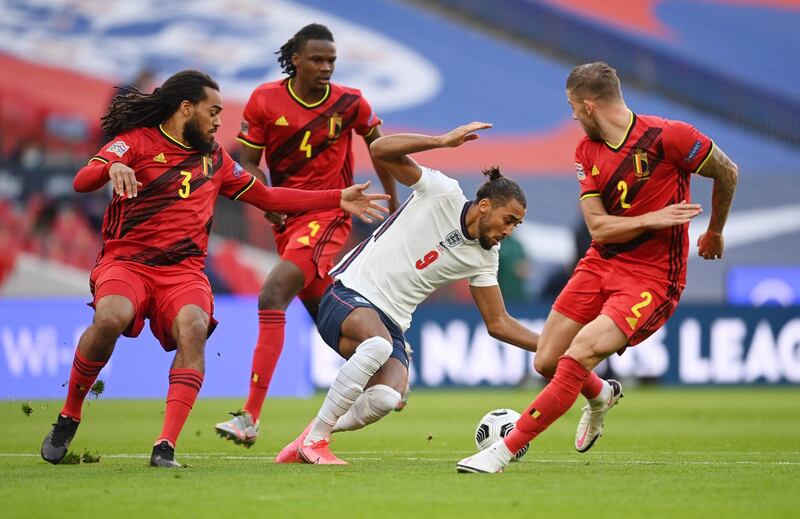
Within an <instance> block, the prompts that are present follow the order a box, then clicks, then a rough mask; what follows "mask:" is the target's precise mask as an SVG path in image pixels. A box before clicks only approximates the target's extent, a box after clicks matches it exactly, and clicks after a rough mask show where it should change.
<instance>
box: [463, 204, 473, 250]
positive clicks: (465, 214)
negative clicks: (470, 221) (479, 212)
mask: <svg viewBox="0 0 800 519" xmlns="http://www.w3.org/2000/svg"><path fill="white" fill-rule="evenodd" d="M470 206H472V200H467V201H466V202H464V208H463V209H462V210H461V234H463V235H464V239H465V240H471V241H475V238H473V237H472V236H470V235H469V231H468V230H467V211H468V210H469V208H470Z"/></svg>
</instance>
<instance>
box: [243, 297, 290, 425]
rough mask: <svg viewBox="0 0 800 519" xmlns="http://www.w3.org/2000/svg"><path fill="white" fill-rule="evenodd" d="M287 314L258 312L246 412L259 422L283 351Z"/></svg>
mask: <svg viewBox="0 0 800 519" xmlns="http://www.w3.org/2000/svg"><path fill="white" fill-rule="evenodd" d="M285 328H286V312H283V311H281V310H259V311H258V342H257V343H256V348H255V350H253V371H252V373H251V374H250V394H249V395H248V397H247V403H246V404H244V410H245V411H247V412H248V413H250V415H251V416H252V417H253V420H258V417H259V416H260V415H261V407H262V406H263V405H264V398H265V397H266V396H267V390H268V389H269V383H270V382H272V374H273V373H275V366H276V365H277V364H278V359H279V358H280V356H281V351H283V334H284V329H285Z"/></svg>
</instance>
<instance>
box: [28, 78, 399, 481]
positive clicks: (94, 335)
mask: <svg viewBox="0 0 800 519" xmlns="http://www.w3.org/2000/svg"><path fill="white" fill-rule="evenodd" d="M220 112H222V97H221V96H220V93H219V87H218V86H217V84H216V83H215V82H214V81H213V80H212V79H211V78H210V77H208V76H207V75H205V74H203V73H201V72H196V71H192V70H189V71H184V72H179V73H177V74H175V75H173V76H172V77H170V78H169V79H167V80H166V81H165V82H164V84H163V85H161V87H160V88H157V89H156V90H155V91H154V92H153V93H152V94H143V93H141V92H139V91H137V90H135V89H131V90H130V91H129V93H128V94H127V95H123V96H118V97H117V98H115V99H114V102H113V103H112V105H111V107H110V108H109V110H108V113H107V114H106V116H105V117H104V118H103V129H104V130H105V132H106V134H108V135H115V136H116V137H114V139H113V140H112V141H111V142H109V143H108V144H107V145H106V146H104V147H103V149H102V151H101V152H100V153H98V154H97V155H96V156H95V157H93V158H92V159H91V160H90V161H89V164H88V165H86V166H84V167H83V168H81V170H80V171H78V173H77V175H76V176H75V181H74V184H75V190H76V191H78V192H81V193H85V192H89V191H96V190H98V189H100V188H102V187H103V186H105V185H106V183H108V182H109V181H110V182H111V184H112V186H113V188H114V197H113V199H112V200H111V203H110V204H109V206H108V209H107V210H106V214H105V218H104V221H103V249H102V250H101V251H100V255H99V257H98V259H97V265H96V266H95V268H94V270H93V271H92V274H91V277H90V279H89V283H90V287H91V291H92V295H93V296H94V301H93V303H92V306H93V307H94V309H95V314H94V320H93V322H92V324H91V325H90V326H89V328H87V330H86V331H85V332H84V334H83V335H82V336H81V338H80V341H79V343H78V347H77V349H76V351H75V358H74V361H73V364H72V372H71V373H70V378H69V388H68V390H67V400H66V402H65V403H64V407H63V409H62V410H61V412H60V413H59V415H58V417H57V420H56V423H55V424H53V428H52V429H51V430H50V432H49V433H48V434H47V436H46V437H45V439H44V442H43V443H42V449H41V454H42V457H43V458H44V459H45V460H46V461H49V462H50V463H59V462H61V460H62V459H63V458H64V456H65V455H66V453H67V450H68V448H69V444H70V442H71V441H72V438H73V437H74V436H75V433H76V431H77V429H78V425H79V423H80V420H81V408H82V406H83V401H84V399H85V397H86V394H87V392H88V390H89V389H90V388H91V387H92V384H94V382H95V380H96V379H97V375H98V374H99V373H100V370H101V369H102V368H103V366H105V365H106V363H107V362H108V359H109V358H110V357H111V354H112V352H113V351H114V346H115V344H116V341H117V338H118V337H119V336H120V335H123V334H124V335H126V336H128V337H137V336H138V335H139V333H140V332H141V330H142V327H143V326H144V320H145V319H146V318H147V319H149V320H150V329H151V330H152V331H153V335H154V336H155V337H156V339H158V341H159V342H160V343H161V345H162V347H163V348H164V350H166V351H173V350H177V352H176V354H175V359H174V361H173V363H172V369H170V372H169V391H168V393H167V406H166V411H165V413H164V426H163V429H162V432H161V435H160V436H159V437H158V440H157V441H156V443H155V446H154V447H153V452H152V455H151V457H150V464H151V465H154V466H157V467H180V464H179V463H178V462H176V461H175V443H176V441H177V439H178V435H179V434H180V431H181V429H182V428H183V425H184V423H185V422H186V418H187V417H188V415H189V411H190V410H191V408H192V406H193V404H194V402H195V399H196V398H197V394H198V392H199V391H200V387H201V385H202V383H203V373H204V371H205V366H204V364H205V363H204V348H205V343H206V339H207V337H208V336H209V335H211V332H212V331H213V330H214V328H215V326H216V324H217V322H216V320H214V317H213V311H214V300H213V297H212V295H211V287H210V285H209V283H208V279H207V278H206V276H205V274H204V273H203V266H204V263H205V261H204V260H205V256H206V253H207V247H208V233H209V231H210V230H211V219H212V216H213V211H214V202H215V201H216V199H217V196H219V195H220V194H221V195H223V196H226V197H228V198H231V199H233V200H241V201H243V202H247V203H250V204H253V205H255V206H256V207H259V208H260V209H262V210H278V211H297V210H299V209H303V208H305V209H333V208H339V207H341V208H342V209H345V210H347V211H349V212H352V213H353V214H357V215H360V216H362V217H363V218H364V219H365V221H368V222H369V221H371V219H370V216H379V211H385V209H384V208H382V207H380V206H378V205H377V204H374V203H373V202H372V200H376V199H385V198H386V196H385V195H365V194H363V190H364V189H365V188H366V187H367V184H361V185H356V186H352V187H350V188H348V189H345V190H340V189H330V190H326V191H302V190H298V189H283V188H275V189H270V188H267V187H265V186H264V185H263V184H261V183H260V182H258V181H256V179H255V177H253V176H252V175H251V174H250V173H248V172H247V171H245V169H244V168H242V167H241V166H240V165H239V164H237V163H236V162H234V161H233V159H231V157H230V156H229V155H228V154H227V153H225V151H223V150H222V148H220V147H219V146H218V145H217V144H216V142H215V141H214V134H215V133H216V132H217V130H218V129H219V127H220V124H221V122H220Z"/></svg>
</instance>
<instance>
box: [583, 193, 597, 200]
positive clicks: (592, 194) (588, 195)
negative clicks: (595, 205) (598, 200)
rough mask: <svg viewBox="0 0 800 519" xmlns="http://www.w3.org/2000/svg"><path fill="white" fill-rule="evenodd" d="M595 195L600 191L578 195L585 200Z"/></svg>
mask: <svg viewBox="0 0 800 519" xmlns="http://www.w3.org/2000/svg"><path fill="white" fill-rule="evenodd" d="M595 196H600V193H586V194H585V195H583V196H581V197H580V200H585V199H587V198H592V197H595Z"/></svg>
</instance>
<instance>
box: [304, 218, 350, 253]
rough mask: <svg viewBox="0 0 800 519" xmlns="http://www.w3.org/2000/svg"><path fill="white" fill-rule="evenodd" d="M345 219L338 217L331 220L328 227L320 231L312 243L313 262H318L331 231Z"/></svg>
mask: <svg viewBox="0 0 800 519" xmlns="http://www.w3.org/2000/svg"><path fill="white" fill-rule="evenodd" d="M347 220H348V218H345V217H339V218H336V219H335V220H333V221H332V222H331V223H330V225H328V228H327V229H325V232H323V233H322V236H320V237H319V240H317V243H316V245H314V252H313V255H312V256H311V259H312V260H313V261H314V263H318V262H319V258H320V256H322V253H323V251H324V250H325V246H326V245H327V244H328V240H330V239H331V236H333V233H334V232H336V230H337V229H338V228H339V227H341V226H343V225H345V224H346V223H347Z"/></svg>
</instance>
